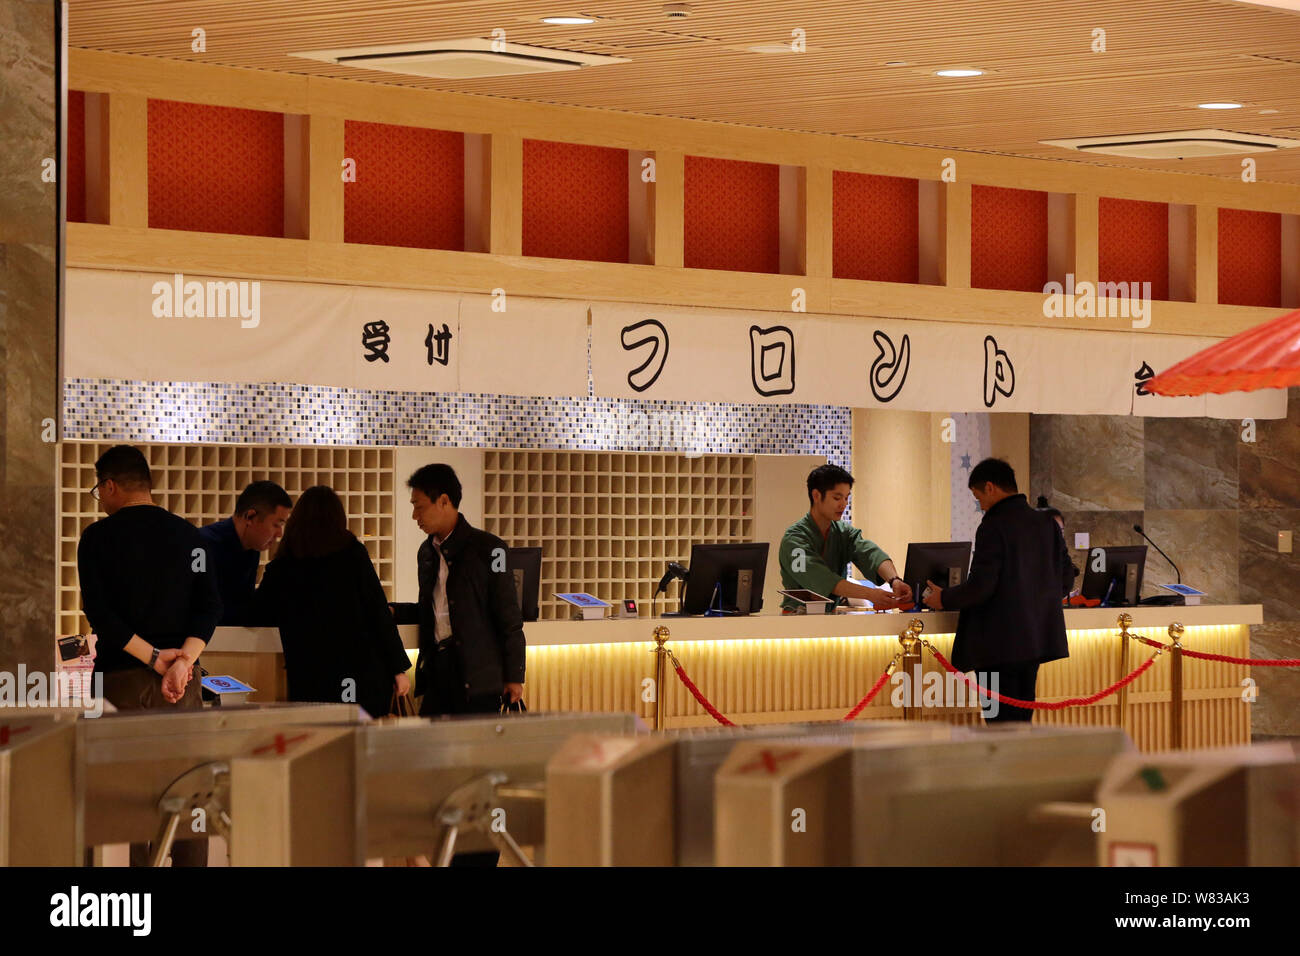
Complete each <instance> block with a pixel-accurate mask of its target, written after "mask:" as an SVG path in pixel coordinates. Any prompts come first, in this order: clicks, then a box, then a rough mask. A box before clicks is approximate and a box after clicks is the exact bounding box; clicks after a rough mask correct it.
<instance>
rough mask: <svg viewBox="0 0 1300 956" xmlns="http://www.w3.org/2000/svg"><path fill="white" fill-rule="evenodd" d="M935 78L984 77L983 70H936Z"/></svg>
mask: <svg viewBox="0 0 1300 956" xmlns="http://www.w3.org/2000/svg"><path fill="white" fill-rule="evenodd" d="M934 75H935V76H983V75H984V71H983V70H966V69H961V70H935V71H934Z"/></svg>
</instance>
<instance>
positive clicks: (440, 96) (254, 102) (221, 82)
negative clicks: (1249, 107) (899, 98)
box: [69, 49, 1300, 213]
mask: <svg viewBox="0 0 1300 956" xmlns="http://www.w3.org/2000/svg"><path fill="white" fill-rule="evenodd" d="M69 76H70V77H71V80H70V83H71V85H72V86H73V87H74V88H76V89H81V90H86V91H88V92H113V91H120V92H129V93H136V94H142V95H145V96H160V97H167V98H172V99H181V100H187V101H190V102H196V103H214V104H217V105H224V106H242V107H245V108H251V109H266V110H279V111H281V112H287V113H308V114H313V115H331V116H337V117H340V118H347V119H365V120H369V121H371V122H380V123H393V124H396V125H401V126H423V127H432V128H436V129H447V130H458V131H461V132H473V133H496V132H502V131H509V132H510V133H511V134H512V135H516V136H519V137H520V138H529V139H551V138H554V136H555V130H556V129H563V130H564V131H565V132H564V139H565V142H571V143H585V144H590V145H597V146H614V147H620V148H625V149H648V150H656V151H665V150H666V151H677V152H681V153H690V154H692V155H698V156H713V157H719V158H724V159H741V160H748V161H751V162H767V163H777V164H784V165H790V166H825V167H829V168H832V169H844V170H850V171H854V172H864V173H877V174H881V175H887V176H904V177H911V178H916V179H927V178H932V177H933V176H934V175H935V173H934V171H935V169H936V168H938V166H939V163H940V161H941V160H942V159H943V158H945V157H947V156H949V155H956V156H958V157H959V158H960V179H961V181H963V182H966V183H982V184H986V185H991V186H1004V187H1011V188H1021V189H1038V190H1043V191H1046V192H1060V193H1072V192H1092V193H1096V194H1098V195H1106V196H1113V197H1115V198H1117V199H1145V200H1150V201H1153V202H1201V203H1206V204H1211V205H1218V206H1230V207H1232V208H1236V209H1257V210H1265V211H1270V212H1286V213H1300V186H1293V185H1288V184H1282V183H1271V182H1257V183H1250V184H1244V183H1242V182H1240V180H1239V179H1237V178H1228V177H1215V176H1208V175H1191V174H1186V173H1169V172H1161V171H1154V170H1146V169H1130V168H1115V167H1108V166H1097V165H1091V164H1088V163H1074V162H1062V161H1059V160H1043V159H1030V158H1023V157H1017V156H1006V155H997V154H984V153H976V152H963V151H961V150H952V149H936V148H931V147H924V146H903V145H898V144H895V143H877V142H867V141H864V140H859V139H854V138H851V137H847V136H839V137H827V136H823V135H816V134H810V133H801V132H791V131H787V130H780V129H767V128H759V127H747V126H740V125H735V124H720V123H716V122H706V121H700V120H685V119H677V118H672V117H662V116H648V115H639V114H632V113H624V112H617V111H613V110H590V109H582V108H577V107H569V106H555V105H552V104H547V103H535V102H525V101H517V100H509V99H493V98H487V97H481V96H470V95H466V94H460V93H443V92H438V91H434V90H419V89H411V88H403V87H398V86H392V85H387V84H382V83H363V82H358V81H356V80H337V79H330V78H324V77H304V76H298V75H292V74H283V73H271V72H259V71H251V70H239V69H231V68H228V67H219V66H211V65H207V64H198V63H185V62H179V61H174V60H167V59H163V58H158V57H141V56H130V55H124V54H115V53H105V52H102V51H97V50H82V49H73V50H71V51H70V62H69Z"/></svg>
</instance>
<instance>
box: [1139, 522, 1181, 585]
mask: <svg viewBox="0 0 1300 956" xmlns="http://www.w3.org/2000/svg"><path fill="white" fill-rule="evenodd" d="M1133 530H1134V531H1136V532H1137V533H1138V534H1140V535H1142V537H1144V538H1146V540H1147V544H1149V545H1151V547H1153V548H1155V549H1156V550H1157V551H1160V555H1161V557H1163V558H1164V559H1165V560H1166V561H1168V562H1169V564H1170V565H1171V566H1172V567H1173V569H1174V574H1176V575H1178V583H1179V584H1182V583H1183V572H1182V571H1179V570H1178V565H1176V564H1174V559H1173V558H1171V557H1169V555H1167V554H1165V553H1164V552H1163V551H1161V550H1160V545H1158V544H1156V543H1155V542H1154V541H1152V540H1151V539H1150V538H1147V533H1146V532H1145V531H1143V530H1142V526H1141V525H1140V524H1135V525H1134V526H1133Z"/></svg>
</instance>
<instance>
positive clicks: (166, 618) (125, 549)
mask: <svg viewBox="0 0 1300 956" xmlns="http://www.w3.org/2000/svg"><path fill="white" fill-rule="evenodd" d="M95 477H96V478H97V479H98V480H97V481H96V482H95V485H94V487H93V488H92V489H91V495H92V496H94V498H95V499H96V500H97V501H98V502H99V504H100V507H101V508H103V510H104V513H105V515H106V517H104V518H101V519H99V520H98V521H96V522H95V523H94V524H92V525H90V526H89V527H88V528H86V530H85V531H83V532H82V533H81V541H80V542H79V543H78V545H77V574H78V576H79V577H80V579H81V607H82V610H83V611H84V612H85V614H86V619H87V620H88V621H89V622H90V626H91V628H92V629H93V630H94V632H95V635H96V637H97V642H96V645H95V673H96V674H102V675H103V681H104V697H105V699H106V700H108V701H109V702H110V703H111V704H112V705H113V706H114V707H116V708H117V709H118V710H168V711H182V710H198V709H200V708H202V706H203V702H202V699H201V698H200V693H199V682H198V681H191V679H190V678H191V676H192V669H193V666H194V662H195V661H196V660H197V659H198V656H199V654H200V653H201V652H202V651H203V648H204V647H206V646H207V642H208V641H209V640H210V639H211V638H212V632H213V630H214V629H215V628H216V626H217V621H218V619H219V618H220V617H221V599H220V598H219V596H218V594H217V584H216V573H215V569H210V568H209V567H208V560H209V559H208V555H207V551H206V549H205V547H204V544H203V539H202V538H200V537H199V531H198V529H197V528H195V527H194V526H193V525H192V524H190V523H189V522H188V521H186V520H185V519H184V518H181V517H179V516H178V515H174V514H172V513H171V512H170V511H168V510H167V509H165V508H162V507H160V506H159V505H157V504H155V503H154V500H153V495H152V488H153V476H152V475H151V474H150V472H149V463H148V462H147V461H145V457H144V455H143V454H142V453H141V452H140V450H139V449H138V448H133V447H132V446H130V445H114V446H113V447H112V448H110V449H109V450H108V451H106V452H104V454H103V455H101V456H100V457H99V460H98V461H96V462H95ZM206 860H207V840H206V839H204V840H178V841H176V843H175V844H174V845H173V849H172V863H173V865H175V866H205V865H206ZM147 863H148V845H147V844H132V845H131V865H132V866H143V865H147Z"/></svg>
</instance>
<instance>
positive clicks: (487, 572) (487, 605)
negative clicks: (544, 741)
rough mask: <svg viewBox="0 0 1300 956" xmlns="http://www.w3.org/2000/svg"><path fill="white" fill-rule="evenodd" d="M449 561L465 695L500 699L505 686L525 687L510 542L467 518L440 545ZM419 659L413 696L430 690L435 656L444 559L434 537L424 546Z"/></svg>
mask: <svg viewBox="0 0 1300 956" xmlns="http://www.w3.org/2000/svg"><path fill="white" fill-rule="evenodd" d="M442 553H443V554H445V555H446V556H447V603H448V608H447V610H448V613H449V614H450V616H451V638H450V640H451V642H452V645H453V647H454V649H455V651H456V662H457V665H458V667H459V669H460V675H461V678H462V682H463V683H464V685H465V695H466V697H467V698H469V697H482V696H489V695H494V694H500V693H501V691H502V688H503V687H504V686H505V684H506V683H517V684H522V683H523V682H524V664H525V656H526V653H527V652H526V649H525V642H524V620H523V615H522V614H521V613H520V610H519V598H518V595H516V594H515V579H514V575H512V574H511V573H510V572H509V571H508V570H506V566H505V554H506V543H505V542H504V541H502V540H501V539H500V538H498V537H497V536H496V535H494V534H491V533H490V532H487V531H484V530H482V529H480V528H475V527H474V526H473V525H471V524H470V523H469V522H468V521H466V520H465V516H464V515H460V516H458V517H457V519H456V527H455V528H454V529H453V530H452V532H451V534H449V535H447V539H446V540H445V541H444V542H443V544H442ZM416 561H417V566H418V569H419V577H420V607H419V615H420V657H419V659H418V660H417V661H416V665H415V666H416V670H415V693H416V695H417V696H420V695H422V694H424V693H426V692H427V691H428V689H429V688H428V682H429V680H430V676H431V675H430V674H429V660H430V658H431V657H432V656H433V654H434V653H436V651H435V648H436V646H437V641H438V639H437V636H436V633H435V631H436V627H435V623H434V613H433V590H434V587H435V586H436V585H437V583H438V570H439V567H440V566H441V564H442V559H441V558H440V557H439V556H438V549H436V548H434V546H433V541H432V539H431V538H426V539H425V541H424V543H423V544H422V545H420V551H419V555H418V556H417V559H416Z"/></svg>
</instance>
